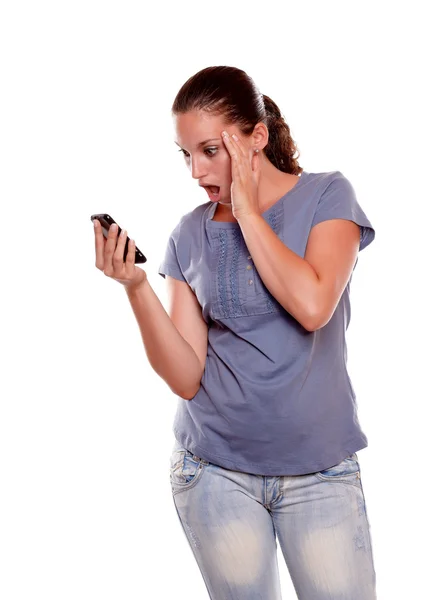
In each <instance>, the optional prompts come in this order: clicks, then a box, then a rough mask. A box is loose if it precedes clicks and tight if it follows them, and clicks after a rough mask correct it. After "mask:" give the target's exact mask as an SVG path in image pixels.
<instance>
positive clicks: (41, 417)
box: [0, 0, 448, 600]
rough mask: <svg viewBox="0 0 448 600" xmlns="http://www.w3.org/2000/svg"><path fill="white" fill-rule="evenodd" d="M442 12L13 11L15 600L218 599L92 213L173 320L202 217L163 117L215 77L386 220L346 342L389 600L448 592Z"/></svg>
mask: <svg viewBox="0 0 448 600" xmlns="http://www.w3.org/2000/svg"><path fill="white" fill-rule="evenodd" d="M441 5H442V3H438V2H425V3H424V4H423V3H412V2H393V1H389V2H378V1H375V2H358V1H356V2H355V1H346V2H306V3H303V2H298V1H295V2H275V3H270V4H266V5H264V4H263V3H252V2H250V3H249V2H247V3H243V2H231V1H227V2H225V3H215V2H207V3H201V2H185V3H179V4H173V3H167V4H160V3H159V4H152V5H151V4H150V3H149V2H133V1H130V0H127V1H126V2H124V1H122V2H118V1H116V2H113V1H109V2H104V1H103V2H102V1H99V0H89V1H81V0H78V1H77V2H68V1H65V2H56V1H54V2H50V1H44V0H43V1H41V2H23V1H20V0H14V1H13V0H6V1H5V2H3V3H2V5H1V9H0V61H1V71H0V78H1V79H0V85H1V93H0V104H1V106H0V128H1V129H0V145H1V156H0V186H1V190H0V192H1V217H2V219H1V221H2V223H1V225H2V235H1V240H2V246H1V247H2V255H3V262H2V266H3V277H2V278H1V285H2V293H1V302H2V310H1V352H2V360H1V365H2V374H1V387H2V389H1V418H0V428H1V431H0V550H1V556H0V570H1V572H0V597H1V598H2V600H16V599H20V600H22V599H23V600H25V599H26V600H34V599H35V598H45V599H46V600H53V599H57V600H60V599H64V600H71V599H76V600H77V599H81V598H82V600H91V599H92V600H99V599H107V600H115V599H126V600H127V599H129V598H132V599H133V600H140V599H144V598H177V597H182V599H183V600H188V599H194V600H201V599H204V600H205V599H206V598H207V597H208V596H207V592H206V589H205V586H204V583H203V581H202V577H201V575H200V572H199V570H198V568H197V566H196V563H195V561H194V558H193V555H192V553H191V551H190V549H189V547H188V545H187V541H186V539H185V537H184V534H183V531H182V530H181V527H180V524H179V522H178V519H177V515H176V513H175V509H174V504H173V502H172V497H171V489H170V483H169V455H170V452H171V447H172V445H173V441H174V438H173V434H172V432H171V425H172V420H173V418H174V412H175V409H176V403H177V400H176V398H175V397H174V396H173V394H172V393H171V391H170V390H169V388H168V387H167V385H166V384H165V383H164V382H163V381H162V380H161V379H159V378H158V376H157V375H156V374H155V373H154V372H153V371H152V369H151V367H150V365H149V363H148V362H147V359H146V355H145V352H144V348H143V344H142V341H141V338H140V334H139V330H138V327H137V323H136V321H135V319H134V316H133V313H132V310H131V307H130V305H129V302H128V300H127V297H126V294H125V291H124V289H123V288H122V287H121V286H120V284H118V283H117V282H115V281H113V280H111V279H108V278H107V277H105V276H104V275H103V274H102V273H101V272H100V271H98V270H97V269H96V268H95V266H94V243H93V242H94V238H93V228H92V224H91V221H90V218H89V217H90V215H91V214H93V213H95V212H108V213H110V214H111V215H112V216H113V217H114V218H115V219H116V220H117V221H118V222H119V224H120V225H122V227H124V228H126V229H127V230H128V232H129V235H130V236H131V237H133V238H135V240H136V242H137V246H139V247H140V249H141V250H142V251H143V252H144V254H145V255H146V256H147V258H148V262H147V263H146V265H145V269H146V271H147V273H148V279H149V282H150V284H151V286H152V287H153V289H154V290H155V291H156V293H157V294H158V295H159V297H160V298H161V299H162V301H163V302H164V303H165V306H166V295H165V282H164V280H163V279H162V277H160V276H159V275H158V274H157V267H158V265H159V263H160V261H161V259H162V257H163V254H164V251H165V245H166V243H167V240H168V236H169V233H170V232H171V230H172V229H173V227H174V226H175V225H176V224H177V222H178V220H179V219H180V217H181V216H182V215H183V214H185V213H186V212H188V211H189V210H191V209H193V208H194V207H195V206H196V205H198V204H200V203H203V202H205V201H206V200H207V197H206V196H205V192H204V190H201V189H200V188H198V186H197V182H196V181H194V180H193V179H192V178H191V176H190V173H189V171H188V169H187V168H186V166H185V163H184V161H183V159H182V157H181V155H180V154H179V153H178V152H177V146H175V144H174V130H173V126H172V120H171V115H170V108H171V104H172V101H173V100H174V97H175V95H176V93H177V91H178V89H179V88H180V86H181V85H182V84H183V83H184V81H185V80H186V79H187V78H188V77H190V76H191V75H193V74H194V73H196V72H197V71H198V70H200V69H202V68H204V67H207V66H211V65H220V64H221V65H231V66H236V67H239V68H242V69H244V70H245V71H246V72H247V73H249V75H251V76H252V77H253V78H254V80H255V82H256V83H257V85H258V87H259V88H260V90H261V92H262V93H264V94H267V95H268V96H270V97H272V98H273V99H274V101H275V102H276V103H277V104H278V105H279V107H280V109H281V110H282V113H283V114H284V116H285V118H286V120H287V122H288V123H289V125H290V127H291V131H292V134H293V137H294V139H295V140H296V141H297V143H298V146H299V149H300V152H301V157H300V164H301V166H303V167H304V169H305V170H306V171H309V172H321V171H331V170H340V171H342V173H343V174H344V175H345V176H346V177H347V178H348V179H349V180H350V181H351V182H352V184H353V186H354V188H355V191H356V193H357V198H358V201H359V202H360V204H361V206H362V208H363V209H364V211H365V212H366V214H367V215H368V217H369V218H370V220H371V221H372V223H373V224H374V227H375V229H376V239H375V241H374V243H373V244H372V245H371V246H369V247H368V248H367V249H366V250H365V251H363V252H362V253H361V255H360V259H359V262H358V266H357V268H356V273H355V275H354V278H353V282H352V322H351V325H350V328H349V331H348V334H347V337H348V350H349V372H350V375H351V378H352V381H353V384H354V388H355V391H356V394H357V400H358V405H359V411H358V415H359V419H360V423H361V426H362V428H363V430H364V432H365V433H366V435H367V437H368V440H369V446H368V448H367V449H365V450H362V451H360V452H359V454H358V457H359V460H360V464H361V468H362V478H363V486H364V492H365V497H366V503H367V511H368V517H369V520H370V525H371V535H372V542H373V546H374V557H375V566H376V572H377V581H378V598H379V599H381V600H389V599H390V600H392V599H393V600H396V599H397V598H408V599H411V598H416V599H417V598H441V597H442V596H443V593H444V590H445V592H446V572H445V570H446V565H445V563H446V545H445V540H446V536H447V533H448V532H447V526H446V497H444V496H443V494H442V488H443V487H444V483H445V477H444V472H445V466H446V462H447V452H446V447H445V435H446V426H445V420H444V415H445V414H446V403H447V392H446V385H445V381H446V377H445V372H446V362H447V361H446V359H447V355H446V338H447V323H446V308H445V307H446V306H447V304H448V302H447V300H448V299H447V296H446V292H444V291H443V290H444V288H445V281H444V280H445V278H446V272H447V269H446V264H445V263H446V258H447V255H446V250H445V237H446V220H445V219H446V216H447V213H446V203H447V199H448V198H447V193H446V164H447V152H446V139H447V133H448V128H447V117H446V113H447V111H446V107H447V105H448V98H447V94H446V91H445V90H444V83H445V81H444V80H446V62H445V59H443V55H446V53H447V50H448V49H447V47H446V26H445V23H444V21H443V19H442V14H441V9H439V6H441ZM444 39H445V41H444ZM444 46H445V47H444ZM444 555H445V556H444ZM444 558H445V560H443V559H444ZM279 561H280V568H281V576H282V590H283V598H284V600H288V599H293V598H295V594H294V590H293V587H292V584H291V581H290V579H289V576H288V573H287V571H286V567H285V564H284V562H283V558H282V555H281V553H280V552H279Z"/></svg>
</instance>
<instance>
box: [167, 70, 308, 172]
mask: <svg viewBox="0 0 448 600" xmlns="http://www.w3.org/2000/svg"><path fill="white" fill-rule="evenodd" d="M191 110H204V111H207V112H209V113H210V114H212V115H221V116H222V117H223V118H224V122H225V123H226V124H230V123H233V124H236V125H238V126H239V128H240V129H241V131H242V132H243V133H244V134H245V135H250V134H251V133H252V132H253V130H254V128H255V125H256V124H257V123H260V122H262V123H264V124H265V125H266V127H267V128H268V131H269V141H268V144H267V146H266V147H265V148H264V153H265V154H266V156H267V158H268V159H269V160H270V161H271V163H272V164H273V165H274V166H276V167H277V169H279V170H280V171H283V172H284V173H291V174H293V175H299V174H300V173H301V172H302V171H303V168H302V167H301V166H299V162H298V158H299V156H300V152H299V149H298V148H297V145H296V143H295V142H294V140H293V139H292V137H291V133H290V130H289V126H288V124H287V123H286V121H285V119H284V118H283V116H282V114H281V112H280V109H279V108H278V106H277V105H276V104H275V102H274V101H273V100H271V98H269V96H265V95H264V94H261V93H260V92H259V90H258V88H257V87H256V85H255V83H254V81H253V80H252V78H251V77H249V75H247V73H245V72H244V71H242V70H241V69H237V68H235V67H225V66H223V67H207V68H206V69H202V71H199V72H198V73H196V74H195V75H193V76H192V77H190V78H189V79H188V80H187V81H186V82H185V83H184V84H183V86H182V87H181V88H180V90H179V91H178V93H177V95H176V98H175V99H174V102H173V106H172V108H171V111H172V114H173V115H177V114H183V113H187V112H189V111H191ZM296 153H297V156H295V154H296Z"/></svg>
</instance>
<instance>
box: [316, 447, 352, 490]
mask: <svg viewBox="0 0 448 600" xmlns="http://www.w3.org/2000/svg"><path fill="white" fill-rule="evenodd" d="M315 475H316V477H317V478H318V479H320V480H321V481H329V482H331V481H334V482H343V483H350V484H352V485H356V486H358V487H360V486H361V483H360V479H361V473H360V469H359V463H358V457H357V455H356V453H355V454H351V455H350V456H348V457H347V458H344V460H342V461H341V462H340V463H338V464H337V465H334V466H333V467H329V468H328V469H324V470H322V471H318V472H317V473H315Z"/></svg>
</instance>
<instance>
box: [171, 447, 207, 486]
mask: <svg viewBox="0 0 448 600" xmlns="http://www.w3.org/2000/svg"><path fill="white" fill-rule="evenodd" d="M204 467H205V464H204V462H203V461H202V460H201V459H199V458H198V457H197V456H193V454H192V453H191V452H189V451H188V450H186V449H185V448H184V449H176V450H174V451H173V452H172V454H171V460H170V481H171V489H172V491H173V494H177V493H178V492H182V491H185V490H188V489H190V488H192V487H193V486H194V485H196V484H197V482H198V481H199V479H200V477H201V475H202V473H203V471H204Z"/></svg>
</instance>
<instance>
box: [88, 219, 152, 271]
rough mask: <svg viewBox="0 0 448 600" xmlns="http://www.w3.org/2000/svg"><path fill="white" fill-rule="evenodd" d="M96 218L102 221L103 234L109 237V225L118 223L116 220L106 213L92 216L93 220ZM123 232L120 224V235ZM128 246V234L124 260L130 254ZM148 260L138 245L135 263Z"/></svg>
mask: <svg viewBox="0 0 448 600" xmlns="http://www.w3.org/2000/svg"><path fill="white" fill-rule="evenodd" d="M94 219H97V220H98V221H99V222H100V223H101V227H102V228H103V235H104V237H105V238H107V236H108V235H109V227H110V226H111V225H112V224H113V223H116V221H114V220H113V219H112V217H111V216H110V215H108V214H106V213H100V214H98V215H92V216H91V217H90V220H91V221H93V220H94ZM117 225H118V223H117ZM120 233H121V227H120V226H119V225H118V234H117V237H118V235H120ZM128 246H129V236H126V244H125V247H124V253H123V260H124V261H125V260H126V256H127V254H128ZM144 262H146V256H145V255H144V254H142V252H140V250H139V249H138V248H137V246H136V247H135V261H134V263H135V264H137V263H144Z"/></svg>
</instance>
